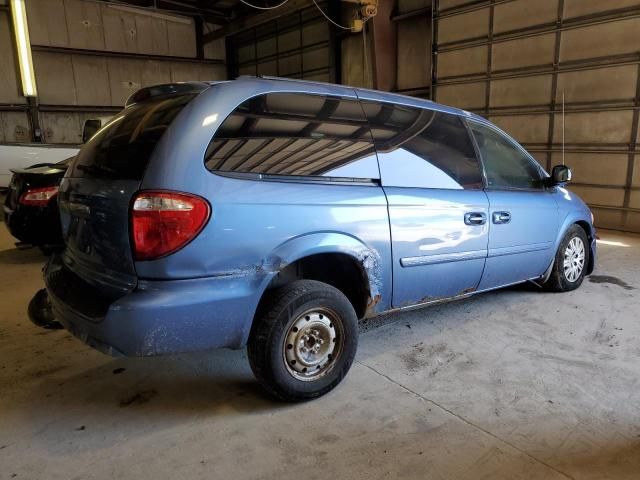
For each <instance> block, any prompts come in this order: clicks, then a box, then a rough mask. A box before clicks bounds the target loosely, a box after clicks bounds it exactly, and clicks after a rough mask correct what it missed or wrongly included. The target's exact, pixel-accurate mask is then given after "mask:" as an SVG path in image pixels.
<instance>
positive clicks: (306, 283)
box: [45, 77, 596, 400]
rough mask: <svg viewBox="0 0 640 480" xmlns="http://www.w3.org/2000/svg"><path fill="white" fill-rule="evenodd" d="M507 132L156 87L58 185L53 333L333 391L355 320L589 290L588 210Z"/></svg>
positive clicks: (325, 101)
mask: <svg viewBox="0 0 640 480" xmlns="http://www.w3.org/2000/svg"><path fill="white" fill-rule="evenodd" d="M570 177H571V172H570V170H569V169H568V168H566V167H564V166H558V167H556V168H554V170H553V173H552V175H551V176H549V175H547V173H545V171H544V170H543V169H542V168H541V167H540V166H539V165H538V164H537V162H536V161H535V160H534V159H533V158H532V157H531V156H530V155H529V154H528V153H527V152H526V151H525V150H524V149H523V148H522V147H521V146H520V145H518V143H517V142H515V141H514V140H513V139H512V138H510V137H509V136H508V135H506V134H505V133H504V132H502V131H501V130H499V129H498V128H496V127H495V126H494V125H492V124H491V123H489V122H488V121H487V120H485V119H483V118H481V117H479V116H476V115H473V114H471V113H468V112H465V111H461V110H457V109H454V108H449V107H445V106H442V105H438V104H436V103H433V102H429V101H426V100H421V99H417V98H411V97H405V96H401V95H395V94H390V93H383V92H376V91H371V90H361V89H355V88H350V87H345V86H338V85H329V84H322V83H312V82H305V81H299V80H287V79H277V78H254V77H251V78H240V79H238V80H234V81H228V82H214V83H181V84H170V85H160V86H157V87H150V88H145V89H142V90H140V91H139V92H137V93H136V94H134V95H133V96H132V97H131V98H130V99H129V100H128V102H127V106H126V107H125V109H124V110H123V111H122V112H120V114H118V115H116V116H115V117H114V119H113V120H112V121H111V122H110V123H109V124H107V125H106V126H105V127H104V128H102V129H101V130H100V131H99V132H98V133H97V134H96V135H95V136H94V137H93V138H92V139H91V140H90V141H89V142H88V143H87V144H86V145H85V146H84V147H83V148H82V150H81V151H80V153H79V154H78V156H77V157H76V158H75V160H74V161H73V163H72V165H71V166H70V168H69V169H68V171H67V174H66V175H65V178H64V180H63V181H62V183H61V185H60V190H59V205H60V212H61V219H62V225H63V232H64V238H65V243H66V248H65V250H64V252H63V253H62V254H60V255H57V256H54V257H53V258H52V259H51V260H50V262H49V264H48V266H47V267H46V270H45V281H46V285H47V290H48V293H49V297H50V300H51V304H52V308H53V311H54V313H55V315H56V317H57V319H58V320H59V321H60V322H61V323H62V324H63V325H64V327H65V328H67V329H68V330H69V331H70V332H72V333H73V334H74V335H76V336H77V337H79V338H81V339H82V340H84V341H85V342H87V343H88V344H89V345H91V346H93V347H95V348H98V349H100V350H102V351H105V352H107V353H110V354H112V355H159V354H169V353H175V352H185V351H193V350H204V349H211V348H218V347H229V348H242V347H244V346H248V354H249V360H250V363H251V367H252V369H253V371H254V373H255V374H256V377H257V378H258V380H259V381H260V382H261V383H262V384H263V385H264V386H265V387H266V388H267V390H269V391H270V392H271V393H272V394H274V395H275V396H277V397H279V398H281V399H285V400H304V399H309V398H314V397H317V396H320V395H322V394H324V393H326V392H328V391H329V390H331V389H332V388H334V387H335V386H336V385H337V384H338V383H339V382H340V381H341V380H342V378H343V377H344V376H345V375H346V373H347V371H348V370H349V368H350V366H351V364H352V361H353V359H354V356H355V353H356V348H357V337H358V319H362V318H366V317H370V316H374V315H378V314H380V313H382V312H387V311H389V310H396V309H405V308H413V307H416V306H422V305H428V304H431V303H434V302H440V301H443V300H446V299H453V298H460V297H465V296H468V295H472V294H475V293H479V292H484V291H487V290H492V289H496V288H500V287H504V286H506V285H512V284H516V283H519V282H524V281H528V280H530V281H534V282H537V283H538V284H540V285H541V286H543V287H545V290H549V291H556V292H557V291H568V290H573V289H575V288H577V287H578V286H580V284H581V283H582V281H583V279H584V276H585V275H587V274H589V273H591V272H592V271H593V268H594V262H595V254H596V252H595V245H596V243H595V230H594V227H593V220H592V216H591V212H590V211H589V209H588V208H587V206H586V205H585V204H584V203H583V202H582V201H581V200H580V199H579V198H578V197H577V196H576V195H575V194H573V193H572V192H570V191H569V190H567V189H566V188H565V184H566V183H567V182H568V181H569V180H570Z"/></svg>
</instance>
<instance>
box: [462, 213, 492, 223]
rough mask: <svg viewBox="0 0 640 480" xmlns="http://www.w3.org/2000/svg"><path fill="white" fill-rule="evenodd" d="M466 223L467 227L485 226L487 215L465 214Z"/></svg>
mask: <svg viewBox="0 0 640 480" xmlns="http://www.w3.org/2000/svg"><path fill="white" fill-rule="evenodd" d="M464 223H466V224H467V225H484V224H485V223H487V215H486V214H485V213H484V212H469V213H465V214H464Z"/></svg>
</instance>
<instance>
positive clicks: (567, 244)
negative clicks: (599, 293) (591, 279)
mask: <svg viewBox="0 0 640 480" xmlns="http://www.w3.org/2000/svg"><path fill="white" fill-rule="evenodd" d="M588 245H589V242H588V240H587V235H586V233H585V232H584V230H583V229H582V228H581V227H580V226H579V225H572V226H571V227H570V228H569V229H568V230H567V233H566V234H565V236H564V237H563V239H562V241H561V242H560V246H559V247H558V251H557V252H556V258H555V261H554V263H553V269H552V271H551V276H550V277H549V280H547V282H546V283H545V284H544V287H545V288H546V289H547V290H549V291H552V292H569V291H571V290H575V289H576V288H578V287H579V286H580V285H582V281H583V280H584V277H585V275H586V270H587V266H588V265H589V246H588Z"/></svg>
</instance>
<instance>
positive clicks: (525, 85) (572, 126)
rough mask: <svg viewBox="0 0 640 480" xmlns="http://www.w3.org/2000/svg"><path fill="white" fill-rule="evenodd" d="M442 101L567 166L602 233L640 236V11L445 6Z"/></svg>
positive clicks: (438, 27) (547, 4) (622, 4)
mask: <svg viewBox="0 0 640 480" xmlns="http://www.w3.org/2000/svg"><path fill="white" fill-rule="evenodd" d="M435 12H436V13H435V15H434V25H435V39H436V46H435V47H434V51H435V53H436V55H435V58H436V61H435V68H434V86H435V88H434V97H435V99H436V100H437V101H439V102H442V103H446V104H450V105H456V106H459V107H462V108H465V109H467V110H471V111H474V112H476V113H479V114H481V115H483V116H487V117H489V118H490V119H491V120H492V121H493V122H495V123H496V124H497V125H499V126H500V127H502V128H504V129H505V130H506V131H508V132H509V133H511V134H512V135H513V136H514V137H516V138H517V139H518V140H519V141H520V142H522V143H523V145H524V146H525V147H526V148H527V149H528V150H529V151H530V152H531V153H532V154H533V155H534V156H535V157H536V158H537V159H538V161H539V162H540V163H541V164H542V165H543V166H545V167H546V168H547V169H549V168H550V167H551V166H552V165H555V164H558V163H561V162H562V133H563V129H562V98H563V96H564V99H565V105H566V116H565V142H566V149H565V152H566V157H565V158H566V163H567V165H569V166H571V167H572V168H573V170H574V180H575V181H574V182H573V184H572V186H571V188H572V190H574V191H575V192H576V193H578V194H579V195H580V196H582V198H583V199H585V200H586V201H587V203H589V205H590V206H591V207H592V209H593V211H594V214H595V216H596V224H597V225H598V226H599V227H603V228H614V229H620V230H628V231H635V232H640V165H639V166H636V160H637V158H638V156H639V155H638V137H639V132H638V110H639V106H640V104H639V96H640V94H639V93H640V83H639V77H640V75H639V68H640V35H639V34H638V32H640V1H638V0H633V1H629V0H607V1H602V0H544V1H539V2H531V1H530V0H507V1H504V0H503V1H499V0H493V1H480V2H479V1H472V2H469V1H468V0H439V1H437V2H436V5H435Z"/></svg>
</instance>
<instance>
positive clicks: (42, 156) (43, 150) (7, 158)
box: [0, 117, 111, 189]
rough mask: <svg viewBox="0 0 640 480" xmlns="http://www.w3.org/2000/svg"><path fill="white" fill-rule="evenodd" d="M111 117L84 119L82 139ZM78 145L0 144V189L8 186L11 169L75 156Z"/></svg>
mask: <svg viewBox="0 0 640 480" xmlns="http://www.w3.org/2000/svg"><path fill="white" fill-rule="evenodd" d="M110 119H111V117H97V118H91V119H88V120H85V122H84V125H83V128H82V141H83V143H85V142H87V140H89V139H90V138H91V137H92V136H93V135H95V133H96V132H97V131H98V130H100V129H101V128H102V127H103V126H104V125H106V124H107V123H108V122H109V120H110ZM79 150H80V145H77V146H76V145H53V144H44V143H20V144H13V145H0V189H5V188H7V187H9V183H10V182H11V176H12V175H13V174H12V173H11V170H12V169H20V168H27V167H31V166H33V165H36V164H38V163H58V162H60V161H62V160H64V159H66V158H69V157H73V156H75V155H76V154H77V153H78V151H79Z"/></svg>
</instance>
